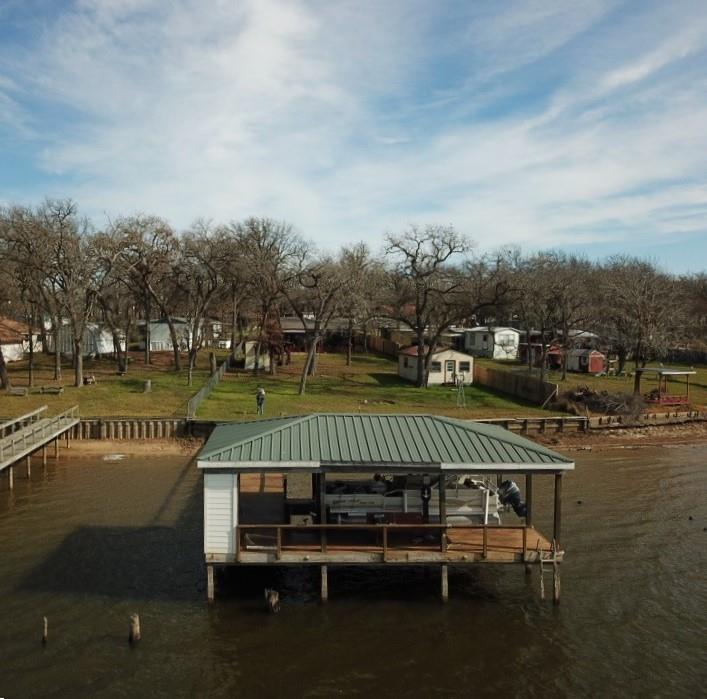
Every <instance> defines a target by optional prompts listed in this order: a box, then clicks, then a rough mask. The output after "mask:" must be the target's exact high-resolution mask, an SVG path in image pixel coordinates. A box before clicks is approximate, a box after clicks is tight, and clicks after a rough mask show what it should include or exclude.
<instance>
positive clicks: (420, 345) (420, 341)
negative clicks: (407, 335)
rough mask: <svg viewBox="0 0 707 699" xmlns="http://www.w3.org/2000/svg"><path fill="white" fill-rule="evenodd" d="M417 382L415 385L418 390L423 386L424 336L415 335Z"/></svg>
mask: <svg viewBox="0 0 707 699" xmlns="http://www.w3.org/2000/svg"><path fill="white" fill-rule="evenodd" d="M416 337H417V381H416V382H415V385H416V386H417V387H418V388H424V386H425V335H424V333H419V332H418V333H417V334H416Z"/></svg>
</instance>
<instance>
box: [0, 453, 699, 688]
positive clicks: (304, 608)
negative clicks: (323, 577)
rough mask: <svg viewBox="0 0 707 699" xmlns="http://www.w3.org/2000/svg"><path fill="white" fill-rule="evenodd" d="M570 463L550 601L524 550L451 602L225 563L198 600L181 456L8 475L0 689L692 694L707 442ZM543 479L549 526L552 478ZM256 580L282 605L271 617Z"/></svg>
mask: <svg viewBox="0 0 707 699" xmlns="http://www.w3.org/2000/svg"><path fill="white" fill-rule="evenodd" d="M577 461H578V470H577V471H576V472H575V473H573V474H571V475H569V476H568V477H567V478H566V479H565V486H564V501H565V517H564V525H563V529H564V546H565V548H566V549H567V559H566V562H565V563H564V564H563V566H562V573H563V580H562V588H563V599H562V604H561V606H560V607H558V608H554V607H553V606H552V605H551V604H550V603H548V602H544V603H543V602H541V601H540V599H539V591H538V579H537V573H534V574H533V575H532V576H530V577H529V578H528V577H526V576H525V575H524V573H523V571H522V568H520V567H519V566H509V567H501V568H493V567H489V568H480V569H473V570H467V571H452V572H451V573H450V594H451V599H450V601H449V603H448V604H446V605H443V604H441V603H440V602H439V598H438V591H439V579H438V577H437V575H435V574H434V572H428V571H425V570H421V569H416V568H409V569H394V570H385V571H381V570H380V569H376V570H360V569H359V570H356V569H334V570H332V571H331V572H330V576H329V594H330V599H331V601H330V603H329V604H328V605H326V606H321V605H320V604H318V602H317V599H318V578H317V577H316V576H315V575H314V573H313V572H312V571H309V570H306V569H297V568H291V569H290V568H288V569H280V570H267V571H262V570H247V571H231V572H230V573H229V574H228V575H227V576H224V577H223V578H222V579H220V580H219V581H218V583H219V586H218V598H217V602H216V604H214V605H213V606H211V607H208V606H207V604H206V602H205V574H204V570H203V563H202V557H201V550H202V512H201V492H200V481H199V476H198V474H197V473H196V469H195V468H194V466H193V465H192V464H190V463H187V459H186V458H185V457H181V458H180V457H157V458H151V459H147V460H146V459H144V457H140V458H136V457H128V458H126V459H124V460H121V461H117V462H116V461H112V462H111V461H104V460H103V459H102V458H100V457H98V458H95V459H93V460H74V461H72V462H68V461H60V462H59V463H58V464H52V463H51V462H50V464H49V466H48V468H47V471H46V473H42V469H41V467H36V468H34V469H33V473H32V480H31V481H30V482H28V481H26V480H24V479H23V478H20V477H18V478H16V482H15V485H16V487H15V491H14V492H13V493H10V492H8V491H7V490H6V484H5V482H4V481H3V483H2V486H1V488H0V600H1V602H0V604H1V607H0V619H1V620H2V623H0V696H5V697H14V696H21V697H28V696H73V697H76V696H94V695H97V694H101V695H108V696H112V695H116V696H118V695H120V696H123V695H127V694H130V695H132V696H194V695H197V696H205V695H211V696H245V697H250V696H262V697H269V696H313V697H317V696H322V697H328V696H331V695H334V694H336V695H344V696H347V695H367V696H376V697H377V696H385V695H389V696H427V695H430V694H433V695H437V694H439V695H442V696H470V695H472V694H474V695H479V694H481V695H487V694H488V695H492V694H493V695H499V694H500V693H504V694H505V695H508V696H511V695H512V696H535V695H538V696H540V695H542V696H562V695H571V696H597V695H602V694H603V695H629V696H637V695H650V696H675V695H677V694H684V693H688V692H689V693H695V694H696V693H697V692H698V691H699V692H700V693H701V692H702V691H703V687H704V683H705V680H706V679H707V661H705V654H704V647H705V641H706V640H707V638H706V634H705V630H706V627H707V616H706V612H705V610H707V583H706V582H705V573H704V571H705V563H706V562H707V553H706V552H707V545H706V544H707V531H705V528H707V469H705V466H706V465H707V463H706V462H707V448H706V447H704V446H702V447H693V448H690V447H679V448H672V449H659V450H653V451H647V450H639V451H622V452H609V453H605V454H581V455H578V457H577ZM537 480H539V481H541V482H540V483H539V485H538V487H537V489H536V490H537V491H538V493H537V495H536V499H537V504H536V512H537V514H536V523H537V526H538V527H539V528H541V529H545V530H546V531H549V530H550V526H551V522H550V520H551V487H550V479H547V483H545V484H543V483H542V481H543V480H544V479H542V478H541V479H537ZM579 500H581V504H579V503H578V501H579ZM690 517H692V519H690ZM265 586H274V587H277V588H278V589H279V590H280V591H281V598H282V600H283V610H282V612H281V613H280V614H279V615H276V616H271V615H267V614H265V613H264V612H263V607H262V589H263V587H265ZM133 611H137V612H139V614H140V618H141V625H142V635H143V640H142V641H141V643H140V644H139V646H137V647H136V648H135V649H132V650H131V649H130V648H129V647H128V644H127V631H128V618H129V615H130V613H131V612H133ZM45 614H46V615H47V616H48V617H49V644H48V645H47V647H46V648H42V646H41V644H40V643H39V639H40V638H41V631H42V628H41V624H42V616H43V615H45Z"/></svg>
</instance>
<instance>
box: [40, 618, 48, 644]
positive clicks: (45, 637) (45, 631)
mask: <svg viewBox="0 0 707 699" xmlns="http://www.w3.org/2000/svg"><path fill="white" fill-rule="evenodd" d="M48 640H49V620H48V619H47V617H44V629H43V631H42V645H45V646H46V645H47V641H48Z"/></svg>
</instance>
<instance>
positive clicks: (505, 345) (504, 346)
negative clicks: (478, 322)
mask: <svg viewBox="0 0 707 699" xmlns="http://www.w3.org/2000/svg"><path fill="white" fill-rule="evenodd" d="M519 344H520V331H519V330H516V329H515V328H505V327H500V328H496V327H491V328H489V327H487V326H482V327H479V328H472V329H471V330H465V331H464V351H465V352H468V353H469V354H471V355H473V356H474V357H490V358H491V359H518V346H519Z"/></svg>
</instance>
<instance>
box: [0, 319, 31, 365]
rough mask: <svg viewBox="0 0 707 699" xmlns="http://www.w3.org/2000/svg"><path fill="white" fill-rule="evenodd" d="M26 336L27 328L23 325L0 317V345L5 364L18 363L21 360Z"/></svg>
mask: <svg viewBox="0 0 707 699" xmlns="http://www.w3.org/2000/svg"><path fill="white" fill-rule="evenodd" d="M28 334H29V328H28V326H26V325H25V324H24V323H18V322H17V321H16V320H11V319H10V318H2V317H0V345H2V356H3V358H4V359H5V361H6V362H19V361H20V360H21V359H22V357H23V355H24V345H25V339H26V338H27V337H28Z"/></svg>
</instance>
